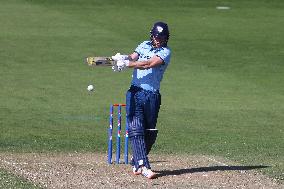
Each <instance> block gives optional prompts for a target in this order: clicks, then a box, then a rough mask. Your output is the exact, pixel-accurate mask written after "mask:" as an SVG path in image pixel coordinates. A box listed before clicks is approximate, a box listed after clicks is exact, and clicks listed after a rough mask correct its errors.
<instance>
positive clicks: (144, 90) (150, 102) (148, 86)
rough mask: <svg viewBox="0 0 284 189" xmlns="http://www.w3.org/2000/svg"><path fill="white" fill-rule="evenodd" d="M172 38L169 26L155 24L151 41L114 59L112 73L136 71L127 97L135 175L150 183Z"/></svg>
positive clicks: (152, 176) (129, 133)
mask: <svg viewBox="0 0 284 189" xmlns="http://www.w3.org/2000/svg"><path fill="white" fill-rule="evenodd" d="M169 36H170V33H169V28H168V25H167V24H166V23H164V22H156V23H155V24H154V25H153V27H152V29H151V31H150V40H148V41H144V42H142V43H141V44H139V45H138V46H137V47H136V49H135V50H134V52H133V53H132V54H130V55H120V53H117V54H116V55H115V56H112V59H113V60H115V61H117V66H114V67H113V68H112V69H113V71H121V70H124V69H126V68H133V74H132V81H131V86H130V88H129V90H128V91H127V93H126V112H127V122H128V127H129V130H128V136H129V139H130V143H131V148H132V154H133V157H132V159H131V164H132V166H133V167H132V171H133V173H134V174H135V175H142V176H144V177H146V178H149V179H153V178H155V177H156V176H157V175H156V174H155V173H154V172H153V171H152V170H151V166H150V163H149V159H148V154H149V152H150V150H151V148H152V146H153V144H154V143H155V141H156V138H157V134H158V130H157V129H156V123H157V119H158V113H159V109H160V105H161V95H160V92H159V89H160V83H161V81H162V78H163V75H164V72H165V71H166V69H167V66H168V65H169V63H170V58H171V50H170V48H169V47H168V40H169Z"/></svg>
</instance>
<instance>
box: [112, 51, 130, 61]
mask: <svg viewBox="0 0 284 189" xmlns="http://www.w3.org/2000/svg"><path fill="white" fill-rule="evenodd" d="M111 58H112V59H113V60H115V61H119V60H127V59H128V55H123V54H120V53H116V55H114V56H112V57H111Z"/></svg>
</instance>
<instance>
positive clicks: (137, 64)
mask: <svg viewBox="0 0 284 189" xmlns="http://www.w3.org/2000/svg"><path fill="white" fill-rule="evenodd" d="M129 57H130V58H131V59H129V65H128V67H129V68H137V69H148V68H153V67H155V66H158V65H161V64H163V63H164V61H163V60H162V59H161V58H160V57H159V56H156V55H155V56H153V57H152V58H150V59H149V60H145V61H137V60H138V57H139V55H138V54H137V53H136V52H134V53H132V54H131V55H129Z"/></svg>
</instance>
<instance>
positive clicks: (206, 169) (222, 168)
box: [155, 165, 269, 177]
mask: <svg viewBox="0 0 284 189" xmlns="http://www.w3.org/2000/svg"><path fill="white" fill-rule="evenodd" d="M267 167H269V166H265V165H256V166H210V167H197V168H188V169H178V170H164V171H155V172H156V173H157V177H163V176H169V175H182V174H188V173H198V172H211V171H246V170H253V169H263V168H267Z"/></svg>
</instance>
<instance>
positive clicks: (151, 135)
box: [145, 129, 158, 155]
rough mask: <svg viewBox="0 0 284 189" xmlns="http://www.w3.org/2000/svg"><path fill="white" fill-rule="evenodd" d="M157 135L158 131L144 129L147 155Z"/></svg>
mask: <svg viewBox="0 0 284 189" xmlns="http://www.w3.org/2000/svg"><path fill="white" fill-rule="evenodd" d="M157 135H158V129H146V131H145V144H146V153H147V155H148V154H149V152H150V151H151V148H152V146H153V144H154V143H155V141H156V138H157Z"/></svg>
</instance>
